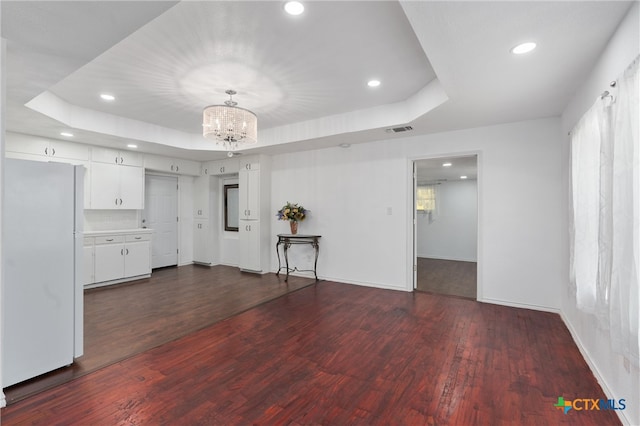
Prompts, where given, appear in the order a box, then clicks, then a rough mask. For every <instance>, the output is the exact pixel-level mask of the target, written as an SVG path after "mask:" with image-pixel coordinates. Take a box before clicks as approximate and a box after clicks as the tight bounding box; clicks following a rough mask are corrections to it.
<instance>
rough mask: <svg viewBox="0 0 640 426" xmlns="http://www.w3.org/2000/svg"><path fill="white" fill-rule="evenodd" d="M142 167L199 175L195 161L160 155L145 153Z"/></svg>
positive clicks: (197, 164)
mask: <svg viewBox="0 0 640 426" xmlns="http://www.w3.org/2000/svg"><path fill="white" fill-rule="evenodd" d="M144 168H145V169H147V170H153V171H157V172H164V173H175V174H180V175H188V176H200V163H198V162H197V161H191V160H183V159H176V158H171V157H164V156H162V155H152V154H145V156H144Z"/></svg>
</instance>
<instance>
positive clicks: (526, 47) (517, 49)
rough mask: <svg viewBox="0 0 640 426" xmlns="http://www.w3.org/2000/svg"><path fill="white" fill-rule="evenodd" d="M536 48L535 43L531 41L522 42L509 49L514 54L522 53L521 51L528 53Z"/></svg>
mask: <svg viewBox="0 0 640 426" xmlns="http://www.w3.org/2000/svg"><path fill="white" fill-rule="evenodd" d="M535 48H536V44H535V43H534V42H532V41H528V42H526V43H522V44H519V45H517V46H516V47H514V48H513V49H511V53H513V54H516V55H522V54H523V53H529V52H531V51H532V50H533V49H535Z"/></svg>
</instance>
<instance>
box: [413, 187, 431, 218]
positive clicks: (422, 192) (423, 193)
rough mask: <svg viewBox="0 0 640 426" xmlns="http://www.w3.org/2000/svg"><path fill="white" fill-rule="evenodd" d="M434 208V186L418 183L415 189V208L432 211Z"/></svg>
mask: <svg viewBox="0 0 640 426" xmlns="http://www.w3.org/2000/svg"><path fill="white" fill-rule="evenodd" d="M435 209H436V186H435V185H420V186H418V188H417V191H416V210H418V211H419V212H425V213H428V212H432V211H435Z"/></svg>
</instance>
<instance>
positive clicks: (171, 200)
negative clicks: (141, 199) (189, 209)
mask: <svg viewBox="0 0 640 426" xmlns="http://www.w3.org/2000/svg"><path fill="white" fill-rule="evenodd" d="M144 206H145V207H144V211H143V214H142V227H143V228H150V229H153V235H152V238H151V268H152V269H155V268H162V267H164V266H173V265H177V264H178V178H177V177H173V176H156V175H146V176H145V203H144Z"/></svg>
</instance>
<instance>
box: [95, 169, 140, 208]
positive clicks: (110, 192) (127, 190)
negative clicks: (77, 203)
mask: <svg viewBox="0 0 640 426" xmlns="http://www.w3.org/2000/svg"><path fill="white" fill-rule="evenodd" d="M89 208H90V209H101V210H111V209H131V210H142V209H144V169H143V168H142V167H133V166H121V165H118V164H107V163H100V162H93V163H91V206H90V207H89Z"/></svg>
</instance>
